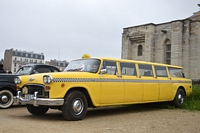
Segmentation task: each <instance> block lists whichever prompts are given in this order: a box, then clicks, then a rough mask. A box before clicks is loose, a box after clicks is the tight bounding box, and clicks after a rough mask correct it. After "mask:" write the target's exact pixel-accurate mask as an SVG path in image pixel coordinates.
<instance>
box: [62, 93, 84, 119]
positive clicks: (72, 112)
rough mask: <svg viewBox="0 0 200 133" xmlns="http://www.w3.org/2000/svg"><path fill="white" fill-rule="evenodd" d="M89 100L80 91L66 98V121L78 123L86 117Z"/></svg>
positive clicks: (63, 111) (64, 114) (64, 108)
mask: <svg viewBox="0 0 200 133" xmlns="http://www.w3.org/2000/svg"><path fill="white" fill-rule="evenodd" d="M87 107H88V103H87V99H86V97H85V95H84V94H83V93H82V92H80V91H72V92H70V93H69V94H67V95H66V96H65V101H64V104H63V107H62V114H63V117H64V118H65V119H66V120H72V121H77V120H81V119H83V118H84V117H85V115H86V113H87Z"/></svg>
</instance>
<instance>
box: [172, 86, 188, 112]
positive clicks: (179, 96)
mask: <svg viewBox="0 0 200 133" xmlns="http://www.w3.org/2000/svg"><path fill="white" fill-rule="evenodd" d="M184 101H185V92H184V91H183V89H178V91H177V92H176V96H175V98H174V100H173V102H172V104H173V105H174V106H175V107H177V108H179V107H181V105H182V104H183V103H184Z"/></svg>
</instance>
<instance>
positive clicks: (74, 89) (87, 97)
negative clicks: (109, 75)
mask: <svg viewBox="0 0 200 133" xmlns="http://www.w3.org/2000/svg"><path fill="white" fill-rule="evenodd" d="M72 91H80V92H82V93H83V94H84V95H85V96H86V99H87V102H88V107H94V104H93V102H92V99H91V97H90V95H89V93H88V91H87V89H86V88H84V87H73V88H70V89H69V90H68V91H67V93H66V94H65V96H66V95H67V94H68V93H70V92H72Z"/></svg>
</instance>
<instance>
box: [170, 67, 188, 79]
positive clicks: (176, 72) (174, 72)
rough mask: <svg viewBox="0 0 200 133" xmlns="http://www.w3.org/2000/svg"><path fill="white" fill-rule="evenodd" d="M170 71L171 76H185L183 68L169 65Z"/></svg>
mask: <svg viewBox="0 0 200 133" xmlns="http://www.w3.org/2000/svg"><path fill="white" fill-rule="evenodd" d="M168 69H169V73H170V76H171V77H179V78H184V77H185V76H184V74H183V70H182V69H181V68H172V67H169V68H168Z"/></svg>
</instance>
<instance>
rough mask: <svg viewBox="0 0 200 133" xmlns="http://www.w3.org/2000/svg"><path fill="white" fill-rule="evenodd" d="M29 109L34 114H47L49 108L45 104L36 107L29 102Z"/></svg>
mask: <svg viewBox="0 0 200 133" xmlns="http://www.w3.org/2000/svg"><path fill="white" fill-rule="evenodd" d="M26 107H27V110H28V111H29V112H30V113H31V114H33V115H43V114H45V113H46V112H47V111H48V110H49V108H48V107H44V106H39V107H35V106H33V105H30V104H27V105H26Z"/></svg>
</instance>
